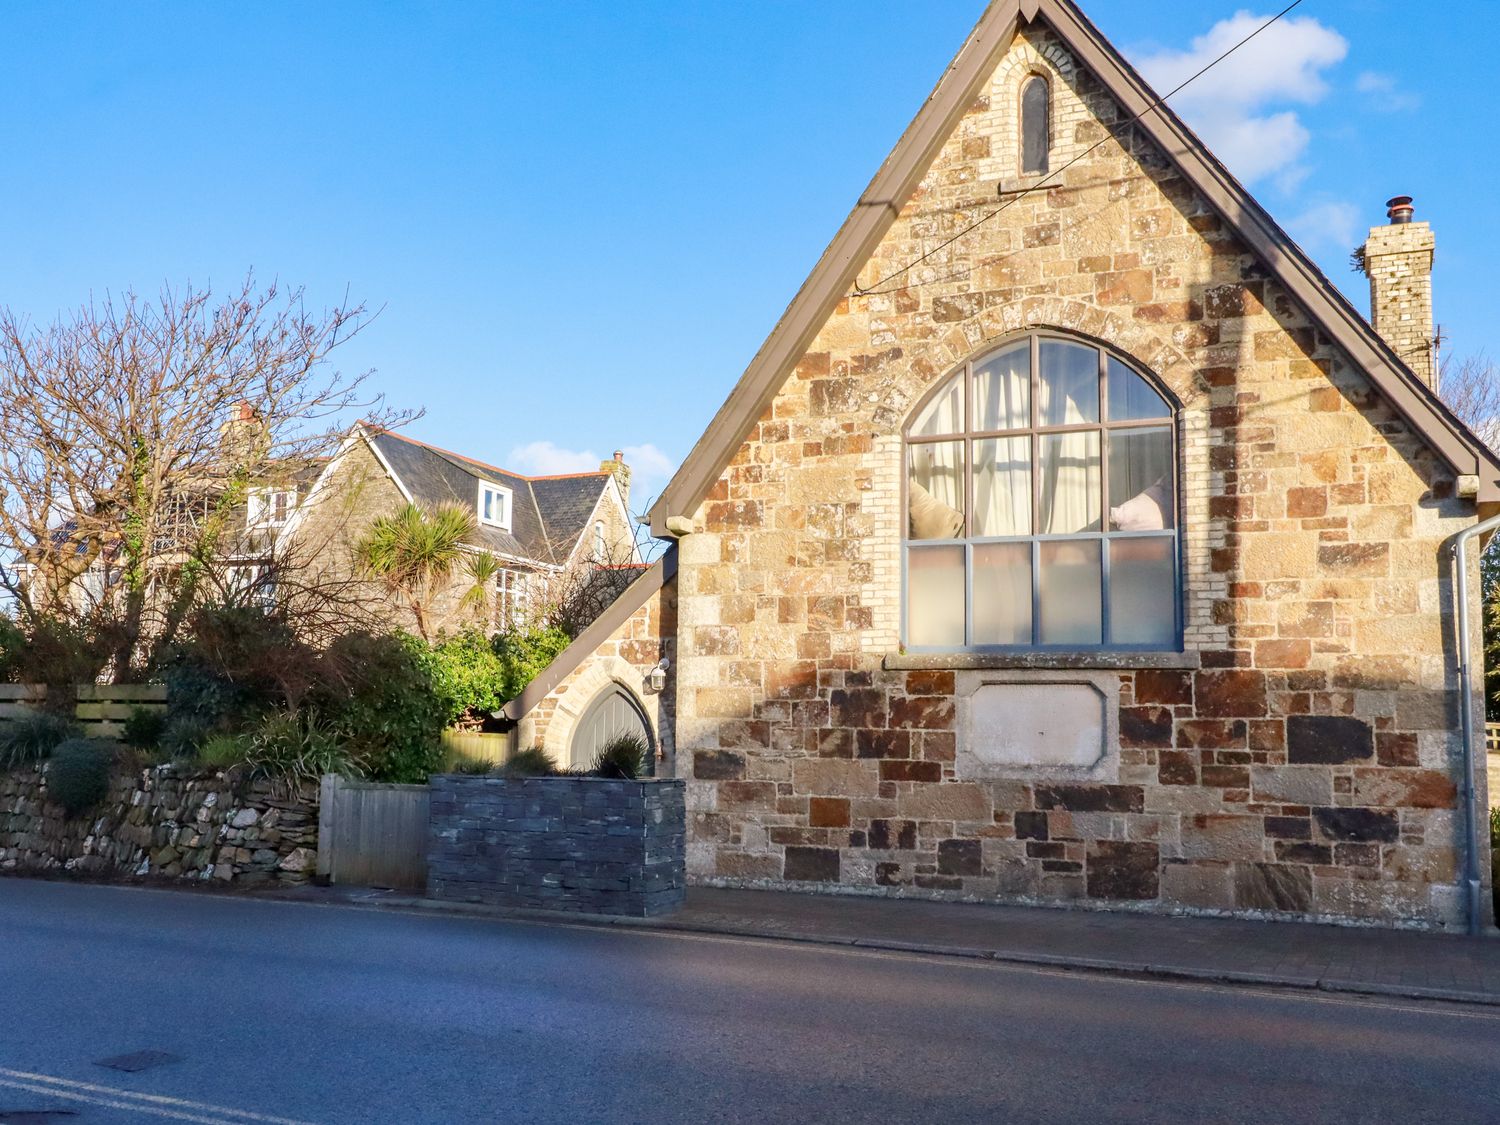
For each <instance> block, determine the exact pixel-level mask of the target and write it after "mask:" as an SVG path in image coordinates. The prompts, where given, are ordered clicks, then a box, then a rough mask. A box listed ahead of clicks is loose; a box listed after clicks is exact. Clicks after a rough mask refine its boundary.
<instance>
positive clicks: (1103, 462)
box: [1099, 348, 1111, 647]
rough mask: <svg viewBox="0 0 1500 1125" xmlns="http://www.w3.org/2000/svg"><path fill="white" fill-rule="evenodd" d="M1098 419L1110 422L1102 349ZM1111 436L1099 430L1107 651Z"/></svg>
mask: <svg viewBox="0 0 1500 1125" xmlns="http://www.w3.org/2000/svg"><path fill="white" fill-rule="evenodd" d="M1099 417H1100V418H1102V419H1103V420H1104V421H1106V422H1107V421H1109V358H1108V357H1107V356H1106V355H1105V354H1104V349H1103V348H1101V349H1099ZM1110 452H1111V450H1110V434H1109V432H1108V431H1107V430H1105V429H1104V428H1103V427H1102V426H1101V427H1100V429H1099V488H1100V489H1101V491H1102V493H1103V495H1102V496H1100V498H1099V531H1100V533H1101V534H1102V535H1103V540H1102V541H1101V543H1100V545H1099V597H1100V605H1099V612H1100V614H1101V617H1100V618H1099V642H1100V643H1101V644H1103V645H1105V646H1106V647H1107V646H1108V645H1109V643H1110V619H1109V608H1110V607H1109V557H1110V548H1109V497H1110V491H1109V456H1110Z"/></svg>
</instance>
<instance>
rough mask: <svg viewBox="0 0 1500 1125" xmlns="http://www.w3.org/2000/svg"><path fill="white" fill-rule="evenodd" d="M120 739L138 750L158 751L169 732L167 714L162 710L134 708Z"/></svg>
mask: <svg viewBox="0 0 1500 1125" xmlns="http://www.w3.org/2000/svg"><path fill="white" fill-rule="evenodd" d="M123 727H124V729H123V730H122V731H121V734H120V737H121V739H122V740H123V741H124V743H125V745H126V746H130V747H133V748H135V749H136V750H157V749H160V747H161V740H162V735H164V734H166V732H167V713H166V712H165V711H163V710H161V709H160V708H152V707H132V708H131V709H130V715H129V716H128V717H127V718H126V720H125V722H124V724H123Z"/></svg>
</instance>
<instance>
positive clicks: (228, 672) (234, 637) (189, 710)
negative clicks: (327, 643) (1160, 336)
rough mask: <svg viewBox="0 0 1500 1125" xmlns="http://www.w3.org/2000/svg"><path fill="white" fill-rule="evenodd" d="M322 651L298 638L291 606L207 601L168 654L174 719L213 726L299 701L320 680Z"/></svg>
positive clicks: (228, 725) (235, 723) (231, 724)
mask: <svg viewBox="0 0 1500 1125" xmlns="http://www.w3.org/2000/svg"><path fill="white" fill-rule="evenodd" d="M318 669H319V659H318V654H317V653H316V652H315V651H314V650H313V649H312V648H311V647H310V646H309V645H307V644H305V643H303V642H302V641H300V640H299V639H298V638H297V633H296V630H295V629H294V628H293V627H292V624H291V621H290V620H289V619H288V618H287V616H286V614H285V613H282V612H277V611H274V610H273V611H271V612H267V611H266V610H265V609H264V608H262V607H260V606H246V605H207V606H200V607H199V608H198V609H195V610H194V611H193V613H192V615H191V616H190V617H189V618H188V621H187V628H186V639H185V640H183V641H180V642H179V643H178V644H176V645H175V646H174V647H173V649H172V651H171V653H170V654H169V656H168V658H167V667H166V672H165V678H166V681H167V686H168V689H169V690H168V693H167V698H168V700H169V708H170V714H171V717H172V718H173V719H179V718H190V719H195V720H197V721H198V722H200V723H202V724H204V725H205V726H206V727H208V728H210V729H214V730H230V729H234V728H237V727H243V726H245V725H247V724H249V723H252V722H254V721H255V720H256V719H258V718H259V717H260V716H262V715H264V714H266V713H267V712H269V711H272V710H284V709H289V708H295V707H297V706H298V705H299V704H300V703H301V702H302V701H303V699H304V698H305V697H306V696H307V694H308V692H309V691H310V690H312V688H313V686H314V684H315V683H316V682H317V677H318Z"/></svg>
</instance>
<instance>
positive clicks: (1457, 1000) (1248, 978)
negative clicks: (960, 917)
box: [249, 888, 1500, 1008]
mask: <svg viewBox="0 0 1500 1125" xmlns="http://www.w3.org/2000/svg"><path fill="white" fill-rule="evenodd" d="M249 897H255V898H270V899H277V900H280V901H287V902H297V903H302V904H305V905H312V906H324V907H336V906H351V907H355V908H357V909H362V910H393V911H403V912H407V913H417V914H445V915H456V916H463V917H471V918H489V919H493V920H495V921H510V922H526V923H533V924H540V925H554V926H583V927H587V928H590V929H630V930H642V931H647V932H657V933H681V934H699V935H705V936H718V937H733V938H741V939H749V940H755V941H781V942H790V943H794V944H798V945H820V946H828V947H834V948H843V949H859V950H868V951H871V952H884V953H906V954H915V955H918V956H924V957H951V958H958V959H962V960H968V961H988V962H992V963H995V964H1001V965H1018V966H1025V967H1029V968H1037V969H1051V970H1056V971H1064V972H1077V973H1087V974H1096V975H1102V976H1118V977H1127V978H1137V979H1145V980H1162V981H1182V982H1191V983H1195V984H1216V985H1223V986H1227V987H1236V988H1260V989H1289V990H1293V991H1299V992H1319V993H1327V994H1333V995H1345V996H1366V997H1386V998H1397V999H1403V1000H1425V1001H1437V1002H1441V1003H1451V1004H1472V1005H1481V1006H1484V1007H1493V1008H1500V993H1492V992H1473V991H1469V990H1465V989H1447V988H1427V987H1423V986H1420V985H1404V984H1385V983H1378V982H1370V981H1358V980H1347V979H1342V978H1337V977H1315V976H1296V975H1291V974H1287V975H1279V974H1269V973H1250V972H1240V971H1237V970H1233V969H1205V968H1199V967H1195V966H1188V965H1171V964H1156V963H1152V962H1143V961H1131V960H1128V959H1120V960H1114V959H1109V958H1096V957H1078V956H1069V955H1061V954H1050V953H1033V952H1030V951H1028V950H1007V949H982V948H978V947H973V946H951V945H938V944H928V943H925V942H904V941H895V940H888V939H875V938H850V937H836V936H828V935H820V934H807V933H796V932H787V931H782V930H775V929H764V928H761V929H757V928H755V927H753V926H734V925H729V924H712V923H704V922H685V921H674V920H673V919H672V918H661V917H657V918H636V917H628V916H616V915H606V914H582V913H573V912H571V911H553V910H525V909H509V908H501V907H491V906H484V905H481V904H476V903H461V902H438V901H434V900H431V899H425V898H418V897H416V896H411V895H402V894H397V893H394V892H390V893H387V892H382V891H378V890H374V891H369V892H367V893H366V894H364V895H363V896H361V897H359V898H339V899H336V900H319V899H316V898H313V897H310V896H309V895H308V894H307V892H306V889H305V888H304V889H300V890H291V891H269V892H257V893H256V894H254V895H253V896H249Z"/></svg>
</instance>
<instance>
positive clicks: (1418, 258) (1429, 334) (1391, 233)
mask: <svg viewBox="0 0 1500 1125" xmlns="http://www.w3.org/2000/svg"><path fill="white" fill-rule="evenodd" d="M1386 208H1387V210H1386V217H1387V218H1389V219H1390V224H1389V225H1388V226H1383V227H1375V228H1373V229H1372V230H1371V231H1370V240H1369V241H1368V242H1366V243H1365V247H1364V255H1363V259H1364V260H1363V268H1364V271H1365V273H1366V274H1367V275H1368V276H1369V278H1370V323H1371V324H1372V325H1374V327H1375V331H1376V332H1378V333H1380V335H1381V338H1382V339H1384V340H1385V342H1386V343H1387V344H1389V345H1390V346H1391V349H1392V350H1393V351H1394V352H1395V353H1396V354H1397V355H1398V356H1400V357H1401V359H1402V360H1403V361H1404V362H1405V363H1406V365H1407V366H1408V367H1410V368H1411V369H1412V370H1413V371H1415V372H1416V374H1417V377H1418V378H1419V379H1421V380H1422V382H1424V383H1426V384H1427V385H1428V386H1429V387H1431V388H1432V389H1433V390H1434V391H1436V390H1437V389H1438V372H1437V364H1436V356H1435V348H1434V346H1433V327H1432V260H1433V255H1434V252H1435V249H1436V245H1437V243H1436V240H1435V239H1434V237H1433V234H1432V227H1431V226H1430V225H1428V224H1427V223H1416V222H1413V221H1412V217H1413V215H1414V214H1415V211H1416V209H1415V208H1414V207H1413V206H1412V200H1411V196H1409V195H1398V196H1396V198H1394V199H1392V200H1390V201H1389V202H1388V203H1387V204H1386Z"/></svg>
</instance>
